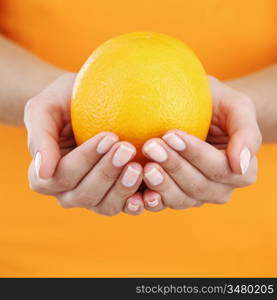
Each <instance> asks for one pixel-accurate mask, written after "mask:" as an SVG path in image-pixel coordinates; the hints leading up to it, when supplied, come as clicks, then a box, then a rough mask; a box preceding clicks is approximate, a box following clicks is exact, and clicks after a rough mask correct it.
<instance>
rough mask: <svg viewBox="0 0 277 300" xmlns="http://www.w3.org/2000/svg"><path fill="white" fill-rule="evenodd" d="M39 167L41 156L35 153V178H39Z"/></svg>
mask: <svg viewBox="0 0 277 300" xmlns="http://www.w3.org/2000/svg"><path fill="white" fill-rule="evenodd" d="M40 166H41V154H40V152H37V153H36V157H35V170H36V175H37V177H40V176H39V170H40Z"/></svg>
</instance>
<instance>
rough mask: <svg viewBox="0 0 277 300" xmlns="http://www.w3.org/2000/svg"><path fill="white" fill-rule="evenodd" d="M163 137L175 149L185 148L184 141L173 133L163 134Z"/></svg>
mask: <svg viewBox="0 0 277 300" xmlns="http://www.w3.org/2000/svg"><path fill="white" fill-rule="evenodd" d="M163 139H164V140H165V141H166V142H167V143H168V144H169V145H170V146H171V147H172V148H173V149H175V150H177V151H183V150H185V149H186V144H185V143H184V141H183V140H182V139H181V138H180V137H178V136H177V135H176V134H174V133H168V134H166V135H164V136H163Z"/></svg>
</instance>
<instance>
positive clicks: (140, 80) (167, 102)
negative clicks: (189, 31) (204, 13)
mask: <svg viewBox="0 0 277 300" xmlns="http://www.w3.org/2000/svg"><path fill="white" fill-rule="evenodd" d="M211 112H212V104H211V95H210V89H209V85H208V81H207V76H206V74H205V71H204V69H203V67H202V65H201V63H200V61H199V60H198V58H197V57H196V55H195V54H194V53H193V51H192V50H191V49H190V48H189V47H188V46H186V45H185V44H184V43H183V42H181V41H179V40H177V39H175V38H172V37H170V36H167V35H164V34H160V33H154V32H134V33H128V34H124V35H121V36H118V37H115V38H113V39H111V40H108V41H106V42H105V43H103V44H102V45H100V46H99V47H98V48H97V49H96V50H95V51H94V52H93V53H92V54H91V56H90V57H89V58H88V60H87V61H86V62H85V64H84V65H83V67H82V68H81V70H80V72H79V74H78V76H77V78H76V82H75V85H74V88H73V94H72V102H71V118H72V126H73V131H74V135H75V138H76V142H77V144H81V143H83V142H84V141H86V140H87V139H89V138H91V137H93V136H94V135H96V134H97V133H99V132H101V131H112V132H115V133H116V134H117V135H118V136H119V137H120V139H121V140H126V141H129V142H131V143H133V144H134V145H135V146H136V148H137V150H138V156H137V159H138V160H139V161H142V160H143V159H142V155H141V151H140V149H141V147H142V145H143V143H144V142H145V141H146V140H148V139H150V138H153V137H161V136H162V135H163V134H164V133H165V132H166V131H168V130H170V129H180V130H183V131H186V132H188V133H190V134H193V135H195V136H197V137H199V138H201V139H205V138H206V135H207V132H208V128H209V124H210V120H211Z"/></svg>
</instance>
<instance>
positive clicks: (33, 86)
mask: <svg viewBox="0 0 277 300" xmlns="http://www.w3.org/2000/svg"><path fill="white" fill-rule="evenodd" d="M0 49H1V56H0V57H1V58H0V69H1V70H2V72H1V74H2V76H1V77H0V85H1V87H2V88H1V91H0V121H2V122H6V123H10V124H22V119H23V109H24V107H25V115H24V122H25V125H26V128H27V131H28V145H29V149H30V152H31V155H32V157H33V160H32V163H31V165H30V168H29V181H30V186H31V188H32V189H34V190H35V191H37V192H39V193H43V194H47V195H53V196H55V197H56V198H57V199H58V201H59V203H60V204H61V205H62V206H63V207H84V208H88V209H90V210H93V211H95V212H97V213H100V214H104V215H115V214H117V213H119V212H120V211H124V212H126V213H129V214H132V215H138V214H140V213H142V212H143V209H144V208H145V209H147V210H150V211H159V210H161V209H164V208H166V207H170V208H173V209H185V208H189V207H195V206H200V205H202V204H204V203H225V202H227V201H228V200H229V199H230V196H231V192H232V190H233V189H235V188H236V187H242V186H246V185H249V184H252V183H254V182H255V179H256V175H257V162H256V157H255V154H256V152H257V150H258V149H259V146H260V144H261V134H260V131H259V127H258V125H257V120H258V122H259V125H260V128H261V130H262V134H263V135H264V138H265V140H266V141H276V140H277V136H276V128H277V124H276V119H275V118H274V116H276V113H277V105H276V95H277V88H276V84H274V81H275V82H276V78H277V68H276V66H272V67H270V68H268V69H266V70H263V71H261V72H258V73H257V74H253V75H250V76H247V77H244V78H241V79H236V80H233V81H230V82H228V83H227V84H228V85H226V84H224V83H222V82H220V81H218V80H217V79H215V78H213V77H209V82H210V85H211V90H212V96H213V120H212V124H211V127H210V131H209V136H208V139H207V141H201V140H199V139H197V138H196V137H194V136H191V135H188V134H187V133H184V132H181V131H179V130H172V131H170V132H168V133H165V135H164V136H163V137H161V138H156V139H152V140H149V141H146V143H145V145H144V147H143V153H144V155H145V156H146V157H148V158H149V159H150V160H151V162H149V163H147V164H146V165H145V166H141V165H140V164H138V163H135V162H130V161H131V160H132V157H133V156H134V155H135V151H136V149H135V148H134V146H133V145H132V144H131V143H128V142H123V141H120V140H119V138H118V137H117V136H116V135H115V134H114V133H112V132H106V133H100V134H99V135H97V136H95V137H93V138H92V139H90V140H89V141H87V142H86V143H84V144H82V145H80V146H78V147H77V146H76V144H75V141H74V138H73V133H72V129H71V125H70V113H69V111H70V98H71V92H72V86H73V83H74V79H75V76H76V74H74V73H68V72H65V71H64V70H61V69H59V68H56V67H54V66H51V65H49V64H47V63H45V62H43V61H41V60H39V59H37V58H35V57H34V56H32V55H31V54H29V53H27V52H26V51H24V50H22V49H21V48H20V47H18V46H16V45H14V44H12V43H11V42H9V41H7V40H5V39H4V38H1V39H0ZM11 66H12V67H11ZM23 70H24V72H22V71H23ZM4 74H5V75H4ZM51 82H52V83H51ZM26 103H27V105H25V104H26ZM268 106H269V107H270V109H265V108H267V107H268ZM255 107H256V110H257V116H256V110H255ZM153 142H154V143H153ZM142 180H144V182H145V183H146V185H147V188H146V190H145V191H144V192H143V193H142V192H139V191H138V187H139V186H140V184H141V182H142Z"/></svg>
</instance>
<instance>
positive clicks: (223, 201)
mask: <svg viewBox="0 0 277 300" xmlns="http://www.w3.org/2000/svg"><path fill="white" fill-rule="evenodd" d="M230 199H231V192H229V193H225V194H224V195H222V196H220V197H218V198H215V199H214V201H213V203H215V204H226V203H227V202H229V201H230Z"/></svg>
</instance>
